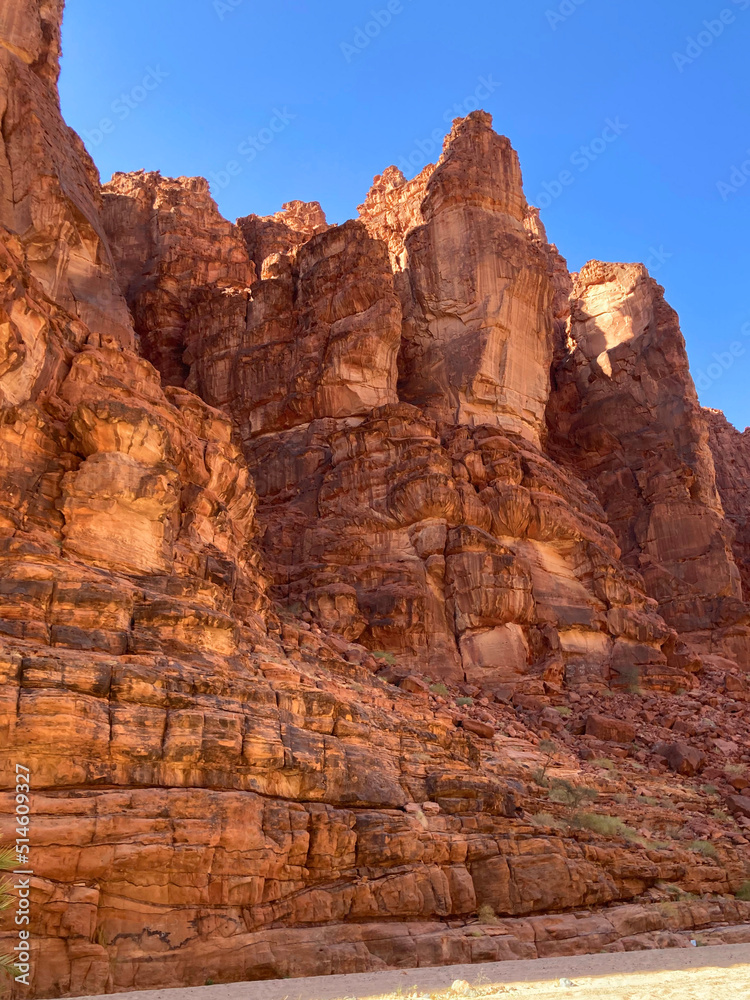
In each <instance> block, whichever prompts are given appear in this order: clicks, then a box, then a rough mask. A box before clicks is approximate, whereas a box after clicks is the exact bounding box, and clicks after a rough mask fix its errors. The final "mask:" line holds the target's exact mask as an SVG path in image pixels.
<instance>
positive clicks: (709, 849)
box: [690, 840, 717, 858]
mask: <svg viewBox="0 0 750 1000" xmlns="http://www.w3.org/2000/svg"><path fill="white" fill-rule="evenodd" d="M690 850H691V851H697V852H698V853H699V854H703V855H705V857H707V858H715V857H717V854H716V848H715V847H714V845H713V844H712V843H711V842H710V841H709V840H694V841H693V842H692V844H691V845H690Z"/></svg>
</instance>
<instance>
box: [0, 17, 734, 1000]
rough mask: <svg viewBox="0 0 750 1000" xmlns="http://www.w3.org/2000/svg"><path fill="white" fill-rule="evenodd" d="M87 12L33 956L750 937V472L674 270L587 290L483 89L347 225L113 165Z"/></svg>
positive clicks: (30, 207) (17, 23)
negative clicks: (107, 165)
mask: <svg viewBox="0 0 750 1000" xmlns="http://www.w3.org/2000/svg"><path fill="white" fill-rule="evenodd" d="M61 8H62V4H61V3H60V2H57V3H55V2H42V0H33V2H32V0H23V2H22V0H14V2H11V3H8V4H6V6H5V7H4V8H3V11H2V12H1V13H0V39H1V40H2V46H0V73H1V74H2V88H1V89H0V94H2V100H3V101H5V104H4V105H3V106H2V108H1V109H0V115H1V117H2V144H1V145H0V225H1V226H2V229H0V405H1V406H2V420H1V421H0V637H2V641H1V643H0V678H1V686H0V732H2V748H3V749H2V752H0V780H1V781H2V788H3V789H6V791H3V792H2V793H0V817H1V819H2V826H1V828H0V830H1V832H0V836H2V838H3V839H8V840H12V838H13V836H14V834H13V832H12V829H13V824H12V819H11V816H12V806H13V798H12V793H11V792H10V791H9V789H10V788H11V785H12V781H11V775H12V768H13V766H14V762H15V761H17V760H19V759H21V758H22V759H23V761H24V763H25V764H27V765H28V766H29V767H30V768H31V771H32V775H33V778H32V785H33V837H32V849H33V861H34V870H35V877H34V880H33V893H32V901H33V925H32V939H33V955H34V960H35V961H34V971H33V990H32V994H33V995H34V996H38V997H46V996H61V995H76V994H84V993H97V992H113V991H119V990H125V989H132V988H149V987H158V986H172V985H178V984H182V985H201V984H203V983H204V982H205V980H206V978H207V977H208V978H212V979H214V980H215V981H229V980H233V979H253V978H268V977H275V976H285V975H288V976H296V975H309V974H321V973H328V972H348V971H363V970H367V969H374V968H382V967H384V966H386V965H396V966H399V965H400V966H404V967H412V966H414V965H417V964H436V963H444V962H455V961H483V960H493V959H501V958H508V957H535V956H539V955H546V954H557V953H570V952H572V951H580V950H585V949H586V948H587V947H594V948H596V950H600V949H601V948H605V949H618V948H623V947H653V946H663V945H664V944H684V943H685V935H686V934H687V935H689V936H693V935H697V934H699V932H700V930H699V929H700V928H709V927H712V926H716V925H738V926H734V927H732V928H730V929H728V930H727V929H724V930H714V931H707V932H706V934H707V940H709V939H710V940H722V935H725V939H727V940H729V939H731V940H750V929H749V928H748V926H747V924H748V923H749V922H750V906H749V905H748V904H744V903H741V902H738V901H737V900H735V899H734V898H732V897H731V893H734V892H736V891H737V890H738V889H739V888H740V887H741V886H742V884H743V883H744V882H745V881H746V880H747V879H748V877H750V844H748V837H747V836H746V833H747V832H748V830H749V829H750V770H748V765H750V743H749V742H748V736H747V726H746V721H745V719H746V712H747V705H748V703H750V683H748V679H747V671H748V669H750V660H749V659H748V650H747V639H746V636H747V627H746V625H745V621H746V610H745V606H744V605H743V604H742V601H741V591H740V583H739V573H738V569H737V563H739V565H740V571H741V572H743V573H744V572H745V571H746V570H745V565H744V563H745V548H744V544H745V543H744V536H743V530H744V521H745V516H746V504H745V485H744V484H745V481H746V480H747V476H746V472H747V470H746V467H745V465H746V463H744V460H743V459H742V454H743V453H742V449H741V447H740V446H739V445H738V444H737V442H736V441H734V439H733V437H732V435H733V434H736V432H734V431H732V430H731V429H730V428H728V427H727V426H725V425H723V424H722V422H721V419H720V417H718V416H717V415H712V414H708V415H706V414H704V413H702V412H701V410H700V408H699V407H698V405H697V401H696V398H695V393H694V390H693V387H692V383H691V380H690V376H689V371H688V367H687V358H686V355H685V350H684V343H683V342H682V338H681V335H680V333H679V328H678V325H677V321H676V317H675V316H674V313H673V312H672V311H671V310H670V309H669V308H668V307H667V306H666V305H665V303H664V301H663V299H662V297H661V292H660V290H659V289H658V286H656V285H655V283H653V282H652V281H651V279H649V278H648V276H647V275H646V274H645V272H644V270H643V269H642V268H641V267H640V266H626V265H602V264H598V263H592V264H590V265H588V266H587V267H586V268H585V269H584V271H583V272H582V273H581V275H579V276H577V277H576V280H575V287H574V288H573V285H572V282H571V279H570V276H569V275H568V273H567V268H566V267H565V264H564V261H563V260H562V258H561V257H560V256H559V254H558V253H557V251H556V249H555V248H554V247H551V246H549V245H548V244H547V241H546V237H545V234H544V229H543V226H542V225H541V222H540V220H539V218H538V213H536V211H535V210H534V209H533V208H531V207H530V206H528V205H527V203H526V199H525V197H524V194H523V187H522V180H521V173H520V167H519V164H518V160H517V157H516V155H515V153H514V151H513V150H512V148H511V146H510V143H509V141H508V140H507V139H505V138H504V137H501V136H498V135H496V134H495V132H494V131H493V130H492V122H491V119H490V117H489V116H488V115H486V114H484V113H483V112H477V113H474V114H472V115H470V116H469V117H468V118H467V119H464V120H462V121H458V122H456V123H455V124H454V128H453V130H452V131H451V134H450V136H449V137H448V139H447V140H446V146H445V150H444V153H443V156H442V157H441V159H440V161H439V163H438V164H437V165H436V166H435V167H434V168H433V167H430V168H427V169H426V170H425V171H424V172H423V173H422V174H421V175H420V176H419V177H418V178H417V179H415V180H414V181H412V182H406V181H405V180H404V179H403V177H401V176H400V175H398V172H397V171H395V168H389V170H386V171H385V172H384V173H383V174H382V175H381V176H380V177H379V178H376V181H375V185H374V187H373V190H372V191H371V192H370V194H369V195H368V197H367V199H366V201H365V202H364V204H363V206H362V207H361V210H360V219H359V220H358V221H353V222H348V223H346V224H345V225H343V226H336V227H329V226H328V225H327V223H326V221H325V217H324V216H323V214H322V210H321V209H320V206H319V205H317V204H315V203H313V204H311V205H306V204H303V203H300V202H290V203H289V204H288V205H287V206H285V208H284V210H283V211H282V212H280V213H277V214H276V215H274V216H271V217H268V218H260V217H257V216H253V215H250V216H247V217H245V218H244V219H240V220H238V223H237V225H236V226H235V225H232V224H230V223H229V222H227V221H226V220H224V219H222V218H221V216H220V215H219V213H218V210H217V208H216V205H215V203H214V202H213V200H212V199H211V197H210V194H209V192H208V188H207V185H206V183H205V181H203V180H201V179H199V178H198V179H188V178H179V179H176V180H175V179H170V178H163V177H161V176H160V175H158V174H146V173H143V172H140V173H136V174H129V175H124V174H117V175H115V177H114V178H113V179H112V181H110V182H109V183H108V184H106V185H104V187H103V188H100V186H99V179H98V176H97V174H96V170H95V168H94V167H93V165H92V163H91V161H90V159H89V158H88V156H87V154H86V152H85V150H84V149H83V146H82V144H81V143H80V141H79V140H78V138H77V137H76V136H75V135H74V134H73V133H72V132H70V130H68V129H67V128H66V127H65V126H64V124H63V122H62V120H61V118H60V114H59V106H58V102H57V95H56V91H55V81H56V78H57V56H58V54H59V20H60V16H61V12H62V11H61ZM571 289H573V294H572V297H571V298H570V300H569V294H570V291H571ZM709 428H710V431H711V439H710V445H711V447H712V448H713V453H714V457H713V458H712V454H711V451H710V450H709V436H708V430H709ZM730 452H732V453H733V457H732V458H731V459H730V458H729V454H730ZM714 468H716V474H715V472H714ZM717 486H718V492H717ZM720 497H721V499H720ZM722 501H723V505H722ZM733 539H734V541H733ZM732 544H734V555H733V553H732V548H731V546H732ZM431 681H440V683H438V684H432V686H431V685H430V682H431ZM550 740H552V741H553V743H552V744H550V743H549V741H550ZM542 741H547V742H542ZM550 746H552V749H550ZM545 747H546V748H547V749H545ZM727 765H729V766H730V767H729V769H727ZM708 782H712V783H713V784H707V783H708ZM708 789H711V790H710V791H709V790H708ZM719 796H721V797H722V798H719ZM587 803H588V805H587ZM592 803H593V804H592ZM719 804H721V805H722V808H724V809H726V810H727V812H722V811H721V810H720V809H719V808H718V805H719ZM729 813H731V814H732V815H731V816H730V815H729ZM592 815H593V816H594V819H591V816H592ZM597 817H599V818H598V819H597ZM733 817H734V818H733ZM605 820H606V821H608V822H605ZM706 844H708V848H706V847H705V845H706ZM696 845H703V847H701V846H696ZM709 848H710V849H709ZM683 891H687V892H691V893H694V894H696V895H699V896H701V897H702V899H701V900H700V901H699V902H692V903H691V902H682V903H678V904H677V905H674V904H673V903H669V901H670V899H671V898H672V897H673V896H674V895H675V893H676V894H677V896H678V898H679V895H680V893H681V892H683ZM631 901H634V903H633V905H629V906H627V905H624V904H628V903H630V902H631ZM610 903H620V904H623V905H621V906H619V907H613V908H608V909H606V910H604V909H598V910H597V912H596V913H593V914H592V913H588V914H586V915H585V916H584V915H583V914H580V913H578V914H576V913H575V912H574V911H576V910H580V909H582V908H586V909H590V908H601V907H603V906H605V905H606V904H610ZM665 903H666V904H668V905H662V904H665ZM482 906H484V907H485V908H486V907H491V908H492V909H493V910H494V912H495V913H496V914H497V918H496V919H495V921H494V922H492V921H491V922H489V923H487V922H486V921H485V922H484V923H479V922H478V920H477V912H478V909H479V907H482ZM482 912H483V915H484V917H485V918H486V915H487V912H488V911H487V910H486V909H484V910H483V911H482ZM550 912H554V913H556V914H558V915H557V916H555V917H554V918H553V920H552V921H550V919H549V917H548V916H547V915H548V914H549V913H550ZM3 920H4V921H5V922H4V923H0V941H7V940H10V939H11V937H12V935H11V931H12V925H11V924H10V923H8V916H7V915H6V916H5V917H3ZM710 935H713V936H712V937H711V936H710ZM18 995H19V996H20V995H24V996H28V995H29V993H28V991H23V994H22V993H20V992H18Z"/></svg>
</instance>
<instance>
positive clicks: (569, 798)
mask: <svg viewBox="0 0 750 1000" xmlns="http://www.w3.org/2000/svg"><path fill="white" fill-rule="evenodd" d="M549 798H550V802H556V803H557V804H558V805H563V806H579V805H581V803H582V802H593V801H594V800H595V799H598V798H599V793H598V792H597V791H596V789H595V788H586V787H585V786H584V785H572V784H571V783H570V782H569V781H564V780H563V779H562V778H557V779H556V780H555V781H553V782H552V788H551V790H550V793H549Z"/></svg>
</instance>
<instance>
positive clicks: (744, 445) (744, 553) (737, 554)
mask: <svg viewBox="0 0 750 1000" xmlns="http://www.w3.org/2000/svg"><path fill="white" fill-rule="evenodd" d="M703 417H704V419H705V421H706V424H707V426H708V432H709V445H710V448H711V454H712V456H713V461H714V468H715V469H716V486H717V488H718V490H719V496H720V497H721V503H722V506H723V508H724V513H725V514H726V518H727V521H728V522H729V524H730V525H731V527H732V529H733V538H732V550H733V552H734V558H735V562H736V563H737V568H738V569H739V571H740V577H741V580H742V592H743V594H750V431H749V430H748V429H747V428H745V430H744V431H743V432H742V433H740V432H739V431H738V430H737V429H736V428H735V427H732V425H731V424H730V423H729V421H728V420H727V418H726V417H725V416H724V414H723V413H722V412H721V410H709V409H704V410H703Z"/></svg>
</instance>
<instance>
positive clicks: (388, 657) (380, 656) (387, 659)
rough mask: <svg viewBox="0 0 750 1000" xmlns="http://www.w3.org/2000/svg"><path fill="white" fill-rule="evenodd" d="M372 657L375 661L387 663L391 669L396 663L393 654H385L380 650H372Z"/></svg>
mask: <svg viewBox="0 0 750 1000" xmlns="http://www.w3.org/2000/svg"><path fill="white" fill-rule="evenodd" d="M372 655H373V656H374V657H375V659H376V660H382V661H383V663H387V664H388V666H389V667H392V666H393V665H394V663H395V662H396V657H395V656H394V655H393V653H386V652H384V651H383V650H382V649H374V650H373V651H372Z"/></svg>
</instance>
